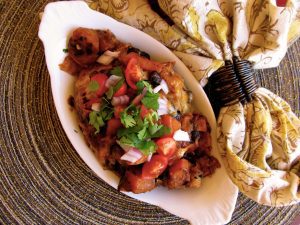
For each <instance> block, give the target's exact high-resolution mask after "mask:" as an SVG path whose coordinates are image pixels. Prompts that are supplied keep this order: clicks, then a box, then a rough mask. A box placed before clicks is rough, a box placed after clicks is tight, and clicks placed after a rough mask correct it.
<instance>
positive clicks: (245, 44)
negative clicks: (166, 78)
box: [86, 0, 300, 206]
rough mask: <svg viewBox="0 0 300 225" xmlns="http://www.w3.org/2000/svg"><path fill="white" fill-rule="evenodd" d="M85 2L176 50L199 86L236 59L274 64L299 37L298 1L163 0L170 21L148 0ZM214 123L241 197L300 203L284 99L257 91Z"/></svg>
mask: <svg viewBox="0 0 300 225" xmlns="http://www.w3.org/2000/svg"><path fill="white" fill-rule="evenodd" d="M86 1H87V2H88V4H89V5H90V7H91V8H93V9H96V10H99V11H101V12H103V13H105V14H107V15H109V16H112V17H114V18H115V19H117V20H119V21H121V22H124V23H127V24H129V25H131V26H134V27H136V28H138V29H140V30H142V31H144V32H146V33H148V34H150V35H151V36H153V37H154V38H156V39H157V40H159V41H160V42H162V43H163V44H164V45H166V46H167V47H169V48H170V49H172V50H173V51H174V53H175V54H176V55H177V56H178V57H179V58H180V59H181V60H182V61H183V62H184V63H185V64H186V66H187V67H188V68H189V69H190V70H191V71H192V72H193V74H194V76H195V77H196V78H197V79H198V80H199V82H201V84H202V85H204V84H205V83H206V80H207V78H208V77H209V76H210V75H211V74H212V73H213V72H214V71H216V70H217V69H218V68H220V67H221V66H223V65H224V60H231V59H232V57H233V56H238V57H240V58H241V59H247V60H249V61H250V62H252V63H253V67H254V69H258V68H270V67H275V66H277V65H278V64H279V62H280V61H281V59H282V58H283V57H284V55H285V53H286V50H287V47H288V45H289V44H290V43H292V42H293V41H294V40H296V39H297V37H298V36H299V35H300V2H299V1H296V0H291V1H288V3H287V5H286V7H277V6H276V2H275V0H273V1H272V0H209V1H208V0H207V1H204V0H203V1H199V0H198V1H197V0H158V2H159V6H160V8H161V9H162V10H163V11H164V13H165V14H166V15H167V16H168V17H169V18H170V19H171V21H172V23H170V22H169V23H167V22H166V21H165V20H164V19H162V18H161V17H160V16H159V15H158V14H157V13H155V12H154V11H153V10H152V9H151V7H150V4H149V2H150V1H149V2H148V1H147V0H86ZM152 2H153V1H152ZM217 124H218V143H219V145H220V150H221V155H222V158H223V160H224V163H225V165H226V169H227V172H228V174H229V176H230V177H231V179H232V181H233V182H234V183H235V184H236V185H237V186H238V187H239V190H240V191H241V192H243V193H244V194H245V195H247V196H248V197H250V198H251V199H253V200H255V201H257V202H258V203H261V204H265V205H271V206H283V205H290V204H296V203H299V202H300V190H299V189H300V188H299V176H300V120H299V118H297V116H296V115H295V114H294V113H293V112H292V111H291V109H290V106H289V105H288V104H287V103H286V102H285V101H284V100H282V99H281V98H280V97H278V96H276V95H275V94H273V93H271V92H270V91H268V90H266V89H264V88H259V89H257V90H256V91H255V93H254V95H253V100H252V101H251V102H250V103H247V104H245V105H242V104H240V103H237V104H235V105H231V106H227V107H223V108H222V109H221V111H220V114H219V117H218V122H217Z"/></svg>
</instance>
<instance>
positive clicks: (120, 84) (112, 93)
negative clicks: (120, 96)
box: [105, 78, 125, 99]
mask: <svg viewBox="0 0 300 225" xmlns="http://www.w3.org/2000/svg"><path fill="white" fill-rule="evenodd" d="M124 82H125V79H124V78H122V79H121V80H119V81H118V83H117V84H116V85H115V86H114V87H112V86H111V87H110V88H109V89H108V91H107V92H106V93H105V94H106V97H107V98H108V99H111V98H112V96H113V95H114V93H116V92H117V91H118V90H119V89H120V88H121V86H122V85H123V83H124Z"/></svg>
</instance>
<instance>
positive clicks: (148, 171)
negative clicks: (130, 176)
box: [142, 155, 168, 179]
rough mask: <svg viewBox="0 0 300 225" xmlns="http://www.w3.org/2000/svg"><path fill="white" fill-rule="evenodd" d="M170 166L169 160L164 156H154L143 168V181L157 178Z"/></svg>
mask: <svg viewBox="0 0 300 225" xmlns="http://www.w3.org/2000/svg"><path fill="white" fill-rule="evenodd" d="M167 166H168V158H167V157H165V156H162V155H153V156H152V158H151V160H150V161H149V162H146V163H145V164H144V165H143V168H142V178H143V179H153V178H157V177H158V176H159V175H160V174H162V173H163V172H164V171H165V169H166V168H167Z"/></svg>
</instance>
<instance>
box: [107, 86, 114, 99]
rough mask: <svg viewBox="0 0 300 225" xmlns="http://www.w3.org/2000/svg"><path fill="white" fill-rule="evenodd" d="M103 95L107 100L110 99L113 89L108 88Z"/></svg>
mask: <svg viewBox="0 0 300 225" xmlns="http://www.w3.org/2000/svg"><path fill="white" fill-rule="evenodd" d="M105 94H106V97H107V98H108V99H111V98H112V96H113V95H114V88H113V87H109V89H108V91H107V92H106V93H105Z"/></svg>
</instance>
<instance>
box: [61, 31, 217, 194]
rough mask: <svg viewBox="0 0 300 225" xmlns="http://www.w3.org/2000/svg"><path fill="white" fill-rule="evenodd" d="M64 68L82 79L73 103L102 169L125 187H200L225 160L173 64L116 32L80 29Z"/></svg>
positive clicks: (137, 190)
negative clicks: (218, 154)
mask: <svg viewBox="0 0 300 225" xmlns="http://www.w3.org/2000/svg"><path fill="white" fill-rule="evenodd" d="M67 51H68V54H67V56H66V57H65V60H64V62H63V63H62V64H61V65H60V68H61V69H62V70H64V71H66V72H68V73H70V74H73V75H75V76H76V82H75V90H74V96H73V97H72V98H71V101H70V102H71V104H72V105H73V106H74V108H75V110H76V112H77V114H78V117H79V126H80V128H81V130H82V133H83V135H84V137H85V140H86V142H87V143H88V145H89V146H90V148H91V149H92V150H93V151H94V152H95V154H96V155H97V158H98V160H99V161H100V163H101V164H102V165H103V166H104V167H105V168H107V169H110V170H113V171H115V172H116V173H117V174H118V175H119V176H120V177H121V180H120V183H119V189H120V190H122V191H131V192H134V193H143V192H147V191H150V190H152V189H154V188H155V187H156V186H158V185H163V186H167V187H168V188H170V189H177V188H183V187H194V188H197V187H200V186H201V179H202V178H203V177H205V176H209V175H211V174H212V173H214V171H215V169H216V168H218V167H220V164H219V162H218V161H217V159H215V158H214V157H213V156H211V155H210V151H211V138H210V127H209V124H208V122H207V121H206V118H205V117H204V116H202V115H200V114H199V113H197V112H195V110H194V109H193V107H192V93H191V92H189V91H188V90H187V89H186V88H185V86H184V82H183V80H182V78H181V77H180V76H179V75H177V74H176V73H175V72H174V70H173V66H174V63H172V62H157V61H154V60H151V59H150V55H149V54H147V53H146V52H143V51H141V50H139V49H137V48H134V47H133V46H131V45H130V44H127V43H123V42H121V41H119V40H118V39H117V38H116V37H115V36H114V35H113V33H111V32H110V31H109V30H94V29H88V28H82V27H80V28H77V29H75V30H74V31H73V32H72V34H71V37H70V39H69V41H68V48H67Z"/></svg>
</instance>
